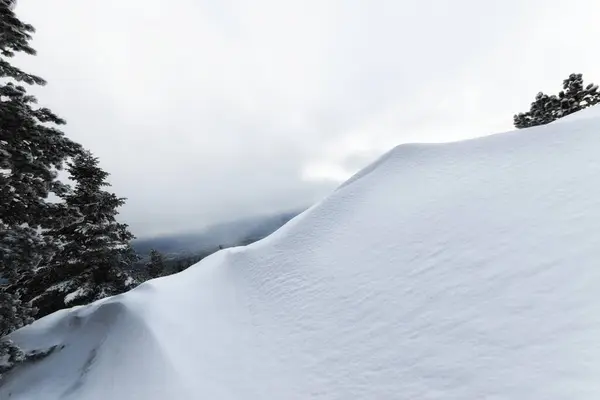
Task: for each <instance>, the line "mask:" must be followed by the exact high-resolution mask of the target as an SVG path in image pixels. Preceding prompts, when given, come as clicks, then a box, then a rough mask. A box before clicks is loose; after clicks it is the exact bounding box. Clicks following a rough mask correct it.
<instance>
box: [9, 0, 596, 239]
mask: <svg viewBox="0 0 600 400" xmlns="http://www.w3.org/2000/svg"><path fill="white" fill-rule="evenodd" d="M17 13H18V14H19V15H20V17H21V18H22V19H23V20H25V21H26V22H29V23H31V24H33V25H34V26H35V27H36V28H37V31H38V32H37V33H36V35H35V39H34V42H33V44H34V47H35V48H36V49H37V50H38V56H37V57H22V58H19V60H18V62H19V65H21V66H22V67H24V68H26V69H27V70H28V71H29V72H33V73H36V74H39V75H41V76H42V77H44V78H45V79H47V80H48V82H49V84H48V86H46V87H44V88H41V89H40V90H36V91H35V93H36V94H38V97H39V100H40V103H41V104H43V105H47V106H50V107H51V108H52V109H53V111H55V112H57V113H58V114H59V115H61V116H62V117H64V118H65V119H67V121H68V125H67V126H66V127H65V132H66V133H67V135H68V136H70V137H71V138H73V139H74V140H76V141H78V142H81V143H82V144H83V145H84V146H86V147H87V148H89V149H90V150H92V152H94V153H95V154H96V155H97V156H99V157H100V160H101V164H102V167H103V168H104V169H105V170H107V171H108V172H110V173H111V178H110V180H111V182H112V184H113V190H114V191H115V192H116V193H117V194H118V195H119V196H124V197H127V198H128V202H127V205H126V206H125V207H124V208H123V209H122V213H121V216H122V218H123V219H124V221H125V222H127V223H129V224H130V225H131V227H132V230H133V231H134V233H135V234H137V235H138V236H146V235H150V234H158V233H166V232H173V231H179V230H194V229H200V228H202V227H204V226H205V225H207V224H211V223H214V222H218V221H223V220H231V219H234V218H237V217H242V216H247V215H252V214H256V213H264V212H271V211H278V210H285V209H289V208H294V207H298V206H302V205H309V204H311V203H312V202H314V201H316V200H318V199H320V198H321V197H322V196H324V195H326V194H327V193H328V192H329V191H330V190H331V189H332V188H334V187H335V186H336V185H337V184H338V183H339V181H340V180H343V179H344V178H346V177H347V176H348V175H350V174H352V173H354V172H355V171H356V170H357V169H359V168H361V167H363V166H364V165H365V164H367V163H368V162H370V161H372V160H373V159H374V158H375V157H377V156H378V155H380V154H381V153H382V152H384V151H386V150H388V149H390V148H391V147H393V146H394V145H396V144H400V143H405V142H434V141H451V140H457V139H463V138H467V137H473V136H480V135H485V134H490V133H493V132H496V131H502V130H509V129H511V126H512V115H513V114H514V113H516V112H519V111H525V110H526V109H527V108H528V105H529V103H530V102H531V101H532V100H533V97H534V96H535V94H536V93H537V92H538V91H540V90H543V91H548V92H556V91H558V89H559V87H560V84H561V81H562V79H564V78H565V77H567V76H568V75H569V74H570V73H571V72H581V73H583V74H584V79H585V80H586V81H595V82H596V83H600V53H599V52H598V51H597V41H598V38H600V24H598V17H599V16H600V2H599V1H598V0H570V1H568V2H567V1H564V0H502V1H491V0H488V1H486V0H404V1H403V0H389V1H378V0H362V1H357V0H332V1H327V0H301V1H286V0H254V1H248V0H168V1H167V0H160V1H159V0H103V1H99V0H20V1H19V4H18V6H17Z"/></svg>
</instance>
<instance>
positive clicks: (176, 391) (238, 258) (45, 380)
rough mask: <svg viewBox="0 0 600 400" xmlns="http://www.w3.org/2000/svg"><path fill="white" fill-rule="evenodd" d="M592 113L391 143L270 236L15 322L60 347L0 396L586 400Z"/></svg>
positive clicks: (594, 336)
mask: <svg viewBox="0 0 600 400" xmlns="http://www.w3.org/2000/svg"><path fill="white" fill-rule="evenodd" d="M599 110H600V109H595V110H588V112H587V117H586V118H572V119H571V121H562V122H561V123H555V124H551V125H548V126H544V127H538V128H532V129H528V130H523V131H519V132H510V133H505V134H500V135H495V136H489V137H485V138H481V139H476V140H471V141H465V142H459V143H451V144H443V145H405V146H400V147H398V148H396V149H395V150H393V151H391V152H390V153H389V154H387V155H386V156H384V157H383V158H382V159H380V160H379V161H378V162H376V163H375V164H373V165H372V166H370V167H368V168H366V169H365V170H364V171H362V172H361V173H359V174H358V175H357V176H355V177H354V178H352V179H351V180H350V181H349V182H347V183H346V184H344V185H342V186H341V187H340V188H339V189H338V190H337V191H336V192H335V193H334V194H333V195H332V196H330V198H328V199H326V200H325V201H323V202H322V203H321V204H319V205H317V206H315V207H313V208H311V209H309V210H308V211H306V212H304V213H303V214H301V215H300V216H298V217H296V218H295V219H293V220H292V221H291V222H290V223H288V224H287V225H285V226H284V227H283V228H281V229H280V230H278V231H277V232H276V233H274V234H273V235H271V236H270V237H268V238H267V239H265V240H262V241H260V242H258V243H256V244H253V245H251V246H249V247H245V248H235V249H231V250H227V251H221V252H219V253H217V254H215V255H213V256H211V257H208V258H207V259H205V260H204V261H202V262H201V263H199V264H197V265H196V266H194V267H192V268H190V269H188V270H186V271H184V272H183V273H180V274H178V275H173V276H170V277H167V278H162V279H158V280H154V281H150V282H148V283H146V284H143V285H142V286H140V287H138V288H137V289H135V290H133V291H132V292H130V293H128V294H126V295H121V296H117V297H114V298H111V299H108V300H104V301H101V302H99V303H96V304H94V305H92V306H88V307H82V308H78V309H75V310H72V311H70V312H69V311H63V312H59V313H57V314H54V315H51V316H49V317H47V318H44V319H42V320H40V321H38V322H37V323H35V324H34V325H33V326H30V327H26V328H24V329H22V330H20V331H18V332H17V333H16V334H15V335H14V339H15V340H16V341H18V342H19V343H21V344H22V345H23V346H25V347H27V348H29V349H34V348H39V349H43V348H48V347H50V346H53V345H56V346H58V347H57V348H56V350H55V351H54V353H52V354H51V355H50V356H49V357H48V358H46V359H44V360H42V361H40V362H37V363H34V364H31V365H26V366H24V367H23V368H21V369H20V370H17V371H15V373H14V374H13V375H12V376H9V377H8V379H7V381H6V382H5V384H4V385H3V387H2V388H0V398H1V399H8V398H10V399H11V400H13V399H14V400H21V399H48V400H52V399H111V400H117V399H165V398H168V399H308V398H311V399H327V400H329V399H340V400H342V399H344V400H346V399H370V400H372V399H457V400H459V399H460V400H464V399H539V400H548V399H598V398H599V397H600V379H598V377H599V376H600V344H599V339H598V338H600V290H599V288H600V267H599V263H600V261H599V260H600V229H599V228H600V185H599V182H600V156H599V155H600V118H599V117H597V116H595V115H593V114H594V113H595V114H597V113H598V111H599ZM582 115H583V114H582Z"/></svg>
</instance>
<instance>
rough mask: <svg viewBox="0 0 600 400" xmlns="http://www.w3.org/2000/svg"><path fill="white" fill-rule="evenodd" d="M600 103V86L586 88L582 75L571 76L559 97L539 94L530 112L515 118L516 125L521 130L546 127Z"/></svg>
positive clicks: (566, 80)
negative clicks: (540, 126) (538, 126)
mask: <svg viewBox="0 0 600 400" xmlns="http://www.w3.org/2000/svg"><path fill="white" fill-rule="evenodd" d="M599 102H600V93H599V92H598V85H595V84H593V83H590V84H589V85H587V86H586V87H585V88H584V86H583V76H582V74H571V75H569V77H568V78H567V79H565V80H564V81H563V90H562V91H560V92H559V93H558V96H555V95H547V94H545V93H542V92H540V93H538V94H537V96H536V97H535V100H534V102H533V103H531V107H530V110H529V111H528V112H526V113H519V114H517V115H515V116H514V118H513V119H514V125H515V127H516V128H519V129H520V128H528V127H531V126H537V125H545V124H548V123H550V122H552V121H555V120H557V119H559V118H562V117H564V116H566V115H569V114H573V113H574V112H577V111H580V110H583V109H584V108H587V107H590V106H592V105H595V104H598V103H599Z"/></svg>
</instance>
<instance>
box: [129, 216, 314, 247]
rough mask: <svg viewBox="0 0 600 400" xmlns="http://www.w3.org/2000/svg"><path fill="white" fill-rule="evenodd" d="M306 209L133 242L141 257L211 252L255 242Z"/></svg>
mask: <svg viewBox="0 0 600 400" xmlns="http://www.w3.org/2000/svg"><path fill="white" fill-rule="evenodd" d="M302 211H303V210H294V211H288V212H283V213H278V214H273V215H261V216H256V217H251V218H244V219H240V220H235V221H229V222H224V223H221V224H217V225H213V226H210V227H208V228H206V229H204V230H202V231H200V232H191V233H190V232H188V233H179V234H172V235H164V236H157V237H153V238H141V239H136V240H134V241H133V243H132V244H133V248H134V250H135V251H136V252H137V253H138V254H140V255H141V256H142V257H144V256H147V255H148V253H149V252H150V250H151V249H156V250H158V251H159V252H161V253H163V254H164V255H165V256H166V257H167V258H173V257H180V256H184V255H195V254H205V253H212V252H214V251H216V250H218V249H219V247H233V246H241V245H246V244H250V243H253V242H256V241H257V240H260V239H262V238H264V237H266V236H268V235H270V234H271V233H273V232H275V231H276V230H277V229H279V228H280V227H281V226H283V225H284V224H285V223H287V222H288V221H289V220H291V219H292V218H294V217H295V216H296V215H298V214H300V213H301V212H302Z"/></svg>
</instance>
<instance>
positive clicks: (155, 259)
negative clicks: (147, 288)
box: [146, 249, 165, 279]
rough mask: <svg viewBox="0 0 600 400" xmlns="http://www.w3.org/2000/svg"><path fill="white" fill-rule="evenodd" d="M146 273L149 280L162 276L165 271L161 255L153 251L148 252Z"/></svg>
mask: <svg viewBox="0 0 600 400" xmlns="http://www.w3.org/2000/svg"><path fill="white" fill-rule="evenodd" d="M146 271H147V272H148V276H150V279H153V278H158V277H159V276H162V275H163V273H164V271H165V262H164V259H163V255H162V254H161V253H160V252H159V251H157V250H155V249H152V250H150V260H149V261H148V262H147V263H146Z"/></svg>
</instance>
